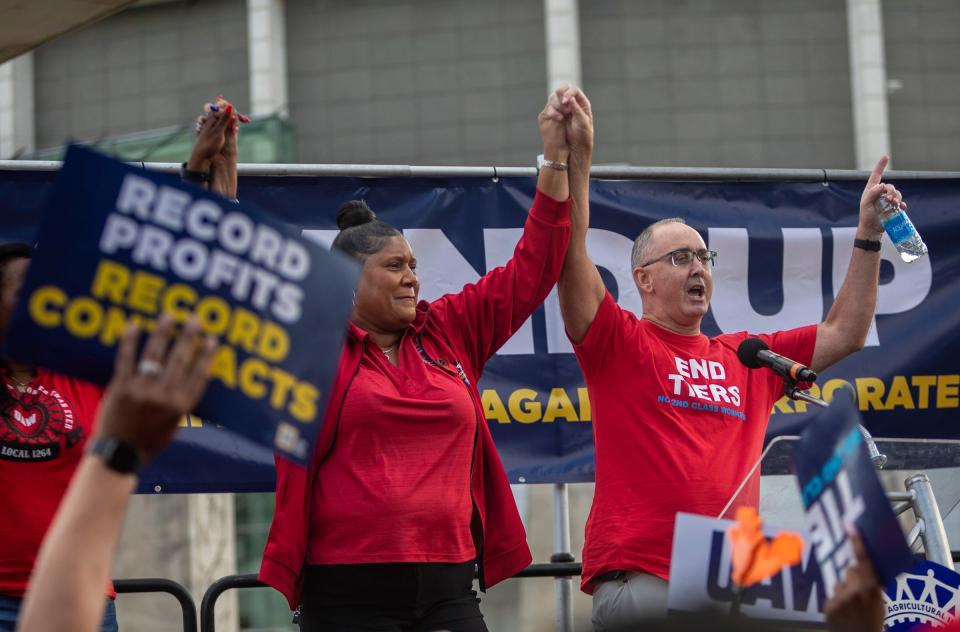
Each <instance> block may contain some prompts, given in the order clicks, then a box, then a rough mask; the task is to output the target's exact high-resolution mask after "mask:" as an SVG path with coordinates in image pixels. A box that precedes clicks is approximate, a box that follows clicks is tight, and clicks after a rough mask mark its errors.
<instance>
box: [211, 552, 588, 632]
mask: <svg viewBox="0 0 960 632" xmlns="http://www.w3.org/2000/svg"><path fill="white" fill-rule="evenodd" d="M582 571H583V567H582V565H581V564H580V563H579V562H566V563H561V564H557V563H551V564H531V565H530V566H528V567H526V568H525V569H523V570H522V571H520V572H519V573H517V574H516V575H514V576H513V577H514V578H522V577H575V576H578V575H580V573H581V572H582ZM266 587H267V585H266V584H264V583H263V582H261V581H260V580H258V579H257V576H256V575H255V574H252V573H251V574H248V575H227V576H226V577H221V578H220V579H218V580H217V581H215V582H213V583H212V584H210V587H209V588H207V591H206V592H205V593H203V599H202V600H201V601H200V630H201V632H215V630H216V617H215V608H216V607H217V600H218V599H219V598H220V596H221V595H222V594H223V593H225V592H226V591H228V590H233V589H234V588H266Z"/></svg>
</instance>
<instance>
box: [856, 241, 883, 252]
mask: <svg viewBox="0 0 960 632" xmlns="http://www.w3.org/2000/svg"><path fill="white" fill-rule="evenodd" d="M853 247H854V248H860V249H862V250H866V251H867V252H880V240H877V241H873V240H872V239H854V240H853Z"/></svg>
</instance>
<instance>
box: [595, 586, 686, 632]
mask: <svg viewBox="0 0 960 632" xmlns="http://www.w3.org/2000/svg"><path fill="white" fill-rule="evenodd" d="M665 616H667V582H666V580H663V579H660V578H659V577H657V576H656V575H648V574H647V573H627V574H626V575H624V576H623V577H622V578H621V579H615V580H611V581H606V582H600V583H599V584H597V587H596V589H595V590H594V591H593V616H592V620H593V627H594V629H595V630H596V631H597V632H607V631H609V630H618V629H621V628H626V627H629V626H630V625H631V624H634V623H637V622H638V621H649V620H651V619H662V618H663V617H665Z"/></svg>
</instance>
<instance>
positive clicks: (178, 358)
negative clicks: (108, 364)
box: [96, 315, 216, 460]
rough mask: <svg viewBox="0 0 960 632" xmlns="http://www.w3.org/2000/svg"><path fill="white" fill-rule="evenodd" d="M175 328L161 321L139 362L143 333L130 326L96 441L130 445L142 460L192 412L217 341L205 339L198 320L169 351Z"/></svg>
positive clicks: (106, 396)
mask: <svg viewBox="0 0 960 632" xmlns="http://www.w3.org/2000/svg"><path fill="white" fill-rule="evenodd" d="M173 326H174V323H173V319H172V318H170V317H169V316H168V315H163V316H161V317H160V319H159V320H158V321H157V327H156V329H155V330H154V331H153V333H151V334H150V337H149V338H148V339H147V343H146V345H144V348H143V352H142V353H141V354H140V358H139V359H138V358H137V357H136V355H137V341H138V339H139V338H140V332H139V329H138V328H137V327H136V326H135V325H133V324H128V325H127V329H126V330H125V331H124V334H123V338H122V339H121V340H120V344H119V348H118V350H117V357H116V361H115V366H114V371H113V378H112V379H111V380H110V384H109V385H108V386H107V390H106V392H105V393H104V397H103V401H102V403H101V405H100V412H99V422H98V423H97V430H96V433H97V435H98V436H102V437H110V438H113V439H120V440H121V441H124V442H126V443H129V444H130V445H132V446H133V447H134V448H136V449H137V451H138V452H139V453H140V456H141V459H143V460H147V459H150V458H151V457H153V456H154V455H156V454H157V453H158V452H159V451H160V450H161V449H163V448H164V447H165V446H166V445H167V444H168V443H169V442H170V439H171V438H172V437H173V433H174V431H175V430H176V428H177V423H178V422H179V420H180V418H181V417H182V416H183V415H185V414H187V413H189V412H190V411H192V410H193V409H194V407H195V406H196V405H197V403H198V402H199V401H200V397H201V396H202V395H203V392H204V391H205V390H206V387H207V382H208V381H209V380H210V376H209V373H210V363H211V361H212V360H213V354H214V351H215V349H216V344H215V343H214V341H213V340H212V339H206V340H205V339H204V338H203V336H202V334H201V331H200V325H199V324H198V322H197V320H196V318H195V317H194V318H191V319H190V320H188V321H187V322H186V324H185V325H184V326H183V331H182V332H181V333H180V335H179V336H177V338H176V340H175V342H174V343H173V345H172V346H171V345H170V344H169V341H170V335H171V333H172V332H173ZM168 347H169V350H168Z"/></svg>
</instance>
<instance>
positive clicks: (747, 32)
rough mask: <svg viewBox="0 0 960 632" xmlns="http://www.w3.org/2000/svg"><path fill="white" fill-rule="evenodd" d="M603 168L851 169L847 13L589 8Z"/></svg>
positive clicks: (723, 6) (776, 7) (736, 7)
mask: <svg viewBox="0 0 960 632" xmlns="http://www.w3.org/2000/svg"><path fill="white" fill-rule="evenodd" d="M580 20H581V36H580V37H581V44H582V46H583V52H582V58H583V82H584V86H585V88H586V90H587V92H588V94H589V95H590V97H591V99H592V101H593V104H594V112H595V114H596V118H597V138H596V147H597V149H596V157H595V162H598V163H630V164H637V165H657V166H690V167H695V166H696V167H701V166H702V167H714V166H724V167H801V166H803V167H809V166H814V165H816V166H817V167H851V166H853V161H854V158H853V128H852V118H851V110H850V71H849V62H848V55H847V41H846V40H847V27H846V16H845V10H844V5H843V3H839V2H835V1H834V0H811V1H809V2H801V3H798V2H785V1H780V0H774V1H770V0H738V1H736V2H712V1H710V0H690V1H687V2H662V1H660V2H620V1H617V0H593V1H591V2H582V3H581V5H580Z"/></svg>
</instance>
